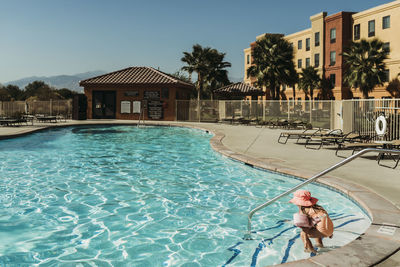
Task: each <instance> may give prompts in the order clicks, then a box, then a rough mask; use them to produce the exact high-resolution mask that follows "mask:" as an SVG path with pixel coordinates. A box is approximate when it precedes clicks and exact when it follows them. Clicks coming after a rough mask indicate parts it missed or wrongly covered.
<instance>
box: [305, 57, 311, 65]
mask: <svg viewBox="0 0 400 267" xmlns="http://www.w3.org/2000/svg"><path fill="white" fill-rule="evenodd" d="M308 67H310V58H309V57H308V58H306V68H308Z"/></svg>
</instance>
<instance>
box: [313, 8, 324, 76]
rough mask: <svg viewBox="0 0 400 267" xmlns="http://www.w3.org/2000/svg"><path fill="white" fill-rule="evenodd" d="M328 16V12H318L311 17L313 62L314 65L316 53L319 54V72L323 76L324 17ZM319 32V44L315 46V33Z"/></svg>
mask: <svg viewBox="0 0 400 267" xmlns="http://www.w3.org/2000/svg"><path fill="white" fill-rule="evenodd" d="M325 17H326V12H321V13H318V14H316V15H314V16H311V17H310V21H311V62H312V64H311V65H312V66H314V62H315V61H314V59H315V54H319V67H318V73H319V74H320V75H321V77H322V73H323V67H324V36H325V33H324V31H325V27H324V18H325ZM317 32H319V43H320V44H319V46H315V33H317Z"/></svg>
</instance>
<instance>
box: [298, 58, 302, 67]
mask: <svg viewBox="0 0 400 267" xmlns="http://www.w3.org/2000/svg"><path fill="white" fill-rule="evenodd" d="M301 65H302V60H301V59H298V60H297V67H298V68H299V69H301V67H302V66H301Z"/></svg>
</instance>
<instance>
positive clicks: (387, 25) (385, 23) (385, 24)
mask: <svg viewBox="0 0 400 267" xmlns="http://www.w3.org/2000/svg"><path fill="white" fill-rule="evenodd" d="M389 28H390V16H386V17H383V18H382V29H389Z"/></svg>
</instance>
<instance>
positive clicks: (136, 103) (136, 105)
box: [132, 101, 141, 113]
mask: <svg viewBox="0 0 400 267" xmlns="http://www.w3.org/2000/svg"><path fill="white" fill-rule="evenodd" d="M140 105H141V102H140V101H133V103H132V109H133V110H132V113H140Z"/></svg>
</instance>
